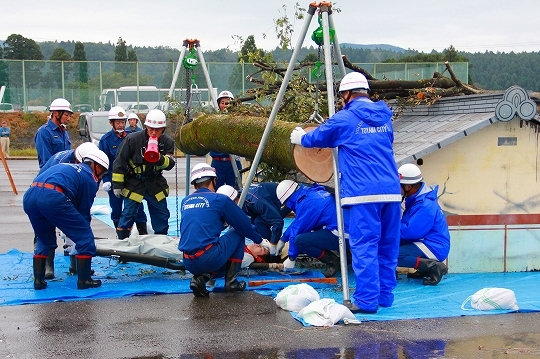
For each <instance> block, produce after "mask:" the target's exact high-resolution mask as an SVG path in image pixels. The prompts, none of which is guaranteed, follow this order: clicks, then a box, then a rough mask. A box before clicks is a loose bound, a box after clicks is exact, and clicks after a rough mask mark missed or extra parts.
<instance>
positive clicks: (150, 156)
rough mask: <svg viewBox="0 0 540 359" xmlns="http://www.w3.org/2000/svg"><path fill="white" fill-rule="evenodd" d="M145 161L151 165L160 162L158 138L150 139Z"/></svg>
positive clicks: (145, 152)
mask: <svg viewBox="0 0 540 359" xmlns="http://www.w3.org/2000/svg"><path fill="white" fill-rule="evenodd" d="M144 159H145V160H146V161H147V162H150V163H153V162H157V161H158V160H159V149H158V139H157V137H150V138H149V139H148V146H146V151H144Z"/></svg>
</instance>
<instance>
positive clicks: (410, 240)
mask: <svg viewBox="0 0 540 359" xmlns="http://www.w3.org/2000/svg"><path fill="white" fill-rule="evenodd" d="M398 172H399V177H400V183H401V193H402V195H403V199H404V200H405V211H404V212H403V216H402V218H401V227H400V238H401V241H400V247H399V256H398V267H406V268H414V269H416V270H417V272H416V273H412V274H409V276H408V277H409V278H420V279H421V278H426V279H424V282H423V284H424V285H437V284H438V283H439V282H440V281H441V279H442V276H443V275H445V274H446V273H448V268H447V267H446V265H445V264H444V263H443V262H442V261H444V260H445V259H446V257H448V253H449V252H450V232H449V231H448V224H447V223H446V217H445V216H444V213H443V212H442V209H441V207H440V206H439V203H438V202H437V190H438V188H439V186H434V187H431V186H428V185H426V184H425V183H424V182H422V181H423V180H424V179H423V177H422V173H421V171H420V168H418V167H417V166H416V165H414V164H412V163H407V164H404V165H403V166H401V167H400V168H399V169H398Z"/></svg>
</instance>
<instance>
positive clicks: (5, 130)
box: [0, 121, 11, 158]
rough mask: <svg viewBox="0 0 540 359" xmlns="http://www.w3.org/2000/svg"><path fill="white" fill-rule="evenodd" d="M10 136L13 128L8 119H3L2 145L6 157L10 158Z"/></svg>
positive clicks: (0, 134) (0, 129)
mask: <svg viewBox="0 0 540 359" xmlns="http://www.w3.org/2000/svg"><path fill="white" fill-rule="evenodd" d="M9 136H11V129H10V128H9V126H8V124H7V122H6V121H2V127H0V147H2V152H3V153H4V157H6V158H9Z"/></svg>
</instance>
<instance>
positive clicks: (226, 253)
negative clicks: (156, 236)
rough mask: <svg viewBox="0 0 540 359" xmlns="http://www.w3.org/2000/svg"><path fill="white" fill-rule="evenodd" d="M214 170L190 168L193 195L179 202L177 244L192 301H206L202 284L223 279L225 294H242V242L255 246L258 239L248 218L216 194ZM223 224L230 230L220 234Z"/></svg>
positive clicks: (205, 292)
mask: <svg viewBox="0 0 540 359" xmlns="http://www.w3.org/2000/svg"><path fill="white" fill-rule="evenodd" d="M216 180H217V176H216V172H215V169H214V168H213V167H211V166H209V165H207V164H206V163H200V164H197V165H195V166H193V168H192V170H191V184H192V185H193V186H194V187H195V190H196V191H195V192H194V193H192V194H190V195H189V196H187V197H185V198H184V199H183V200H182V203H181V206H180V211H181V221H180V238H181V239H180V243H179V244H178V249H179V250H180V251H182V252H183V253H184V265H185V266H186V269H187V270H188V271H190V272H191V273H192V274H193V278H192V279H191V283H190V288H191V290H192V291H193V294H194V295H195V296H196V297H207V296H208V295H209V292H208V290H207V289H206V283H207V282H208V281H209V280H210V279H211V278H219V277H223V276H225V291H226V292H234V291H243V290H244V289H245V288H246V283H245V282H244V281H238V280H237V277H238V272H239V271H240V267H241V265H242V259H243V258H244V245H245V238H246V237H247V238H249V239H251V240H252V241H253V242H255V243H257V244H259V243H261V242H262V238H261V236H260V235H259V234H258V233H257V232H256V231H255V230H254V229H253V227H252V226H251V222H250V220H249V217H248V216H246V215H245V214H244V212H242V210H241V209H240V207H238V206H237V205H236V204H235V203H234V202H233V201H232V200H231V199H230V198H229V197H227V196H224V195H222V194H219V193H216V192H215V190H216ZM225 223H227V224H228V225H229V226H230V227H232V228H230V229H229V230H228V231H227V232H226V233H225V234H223V235H221V232H222V231H223V229H224V228H225Z"/></svg>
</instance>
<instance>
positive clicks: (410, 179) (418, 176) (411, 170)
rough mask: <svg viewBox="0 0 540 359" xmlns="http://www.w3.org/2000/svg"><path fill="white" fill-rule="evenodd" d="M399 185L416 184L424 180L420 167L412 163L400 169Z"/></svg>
mask: <svg viewBox="0 0 540 359" xmlns="http://www.w3.org/2000/svg"><path fill="white" fill-rule="evenodd" d="M398 172H399V183H401V184H416V183H420V182H422V181H423V180H424V178H423V177H422V171H420V168H418V166H416V165H414V164H412V163H406V164H404V165H403V166H401V167H400V168H399V169H398Z"/></svg>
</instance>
